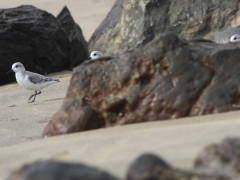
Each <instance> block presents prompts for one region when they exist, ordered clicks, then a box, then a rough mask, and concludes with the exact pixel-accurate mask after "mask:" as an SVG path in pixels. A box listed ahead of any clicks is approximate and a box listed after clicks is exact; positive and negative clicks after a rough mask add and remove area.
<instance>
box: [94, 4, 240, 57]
mask: <svg viewBox="0 0 240 180" xmlns="http://www.w3.org/2000/svg"><path fill="white" fill-rule="evenodd" d="M239 3H240V0H236V1H225V0H202V1H193V0H186V1H179V0H171V1H169V0H146V1H132V0H117V1H116V4H115V6H114V7H113V9H112V10H111V11H110V13H109V14H108V16H107V17H106V19H105V20H104V21H103V22H102V24H101V25H100V26H99V28H97V29H96V31H95V32H94V34H93V35H92V37H91V39H90V40H89V51H92V50H98V51H101V52H102V53H103V55H118V54H121V53H122V52H124V51H126V50H131V49H135V48H136V47H142V46H144V45H145V44H147V43H148V42H150V41H152V40H153V39H154V38H155V37H156V36H158V35H159V34H162V33H164V32H166V31H172V32H174V33H176V34H178V35H179V37H181V38H186V39H197V38H206V39H212V37H213V35H214V34H216V33H218V32H219V31H223V30H225V29H227V28H228V27H231V26H232V24H234V22H235V20H237V19H238V18H239V15H238V9H239V5H240V4H239Z"/></svg>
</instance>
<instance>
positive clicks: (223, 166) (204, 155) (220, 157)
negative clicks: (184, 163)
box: [194, 138, 240, 179]
mask: <svg viewBox="0 0 240 180" xmlns="http://www.w3.org/2000/svg"><path fill="white" fill-rule="evenodd" d="M194 170H195V171H196V172H200V173H206V174H219V175H227V176H229V177H232V178H233V179H234V178H235V179H240V139H237V138H228V139H225V140H224V141H222V142H221V143H220V144H219V145H218V144H214V145H210V146H208V147H206V148H205V149H204V150H203V151H202V152H201V153H200V154H199V156H198V157H197V159H196V161H195V164H194Z"/></svg>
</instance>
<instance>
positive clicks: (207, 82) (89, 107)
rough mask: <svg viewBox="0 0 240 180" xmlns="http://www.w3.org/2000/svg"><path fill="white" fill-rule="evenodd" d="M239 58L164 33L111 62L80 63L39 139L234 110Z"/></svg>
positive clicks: (227, 48) (231, 50)
mask: <svg viewBox="0 0 240 180" xmlns="http://www.w3.org/2000/svg"><path fill="white" fill-rule="evenodd" d="M239 57H240V49H239V48H238V47H237V45H231V44H227V45H222V44H215V43H213V42H209V41H202V40H198V41H197V40H196V41H186V40H180V39H179V38H178V37H177V36H176V35H175V34H172V33H167V34H165V35H163V36H159V37H157V38H156V39H155V40H154V41H152V42H151V43H149V44H148V45H147V46H145V47H144V48H139V49H137V50H135V51H129V52H126V53H124V54H122V55H121V56H119V57H116V58H114V59H110V60H104V58H103V59H101V60H97V61H91V62H90V63H83V64H82V65H80V66H79V67H77V68H76V69H75V71H74V73H73V76H72V78H71V82H70V86H69V88H68V91H67V96H66V98H65V100H64V104H63V105H62V107H61V109H60V110H59V111H58V112H57V113H56V114H55V115H54V116H53V118H52V120H51V121H50V122H49V124H48V125H47V126H46V128H45V130H44V133H43V135H44V136H51V135H57V134H64V133H70V132H77V131H83V130H88V129H93V128H103V127H109V126H116V125H123V124H130V123H138V122H146V121H154V120H167V119H175V118H180V117H186V116H197V115H203V114H211V113H220V112H227V111H231V110H235V109H236V108H235V107H233V106H232V105H233V104H239V103H240V93H239V86H240V78H239V77H240V71H239V69H240V61H239Z"/></svg>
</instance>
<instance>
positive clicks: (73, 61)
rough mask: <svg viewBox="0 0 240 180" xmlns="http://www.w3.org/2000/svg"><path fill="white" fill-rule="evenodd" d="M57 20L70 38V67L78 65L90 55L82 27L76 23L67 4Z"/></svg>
mask: <svg viewBox="0 0 240 180" xmlns="http://www.w3.org/2000/svg"><path fill="white" fill-rule="evenodd" d="M57 20H58V21H59V22H60V23H61V25H62V27H63V28H64V29H65V31H66V33H67V35H68V38H69V40H70V43H71V44H70V57H69V59H70V67H71V68H73V67H76V66H78V65H79V64H81V63H82V62H83V61H84V60H85V59H86V58H87V57H88V49H87V42H86V41H85V38H84V36H83V34H82V29H81V28H80V27H79V26H78V24H76V23H75V22H74V20H73V18H72V16H71V13H70V11H69V10H68V8H67V7H66V6H65V7H64V8H63V10H62V11H61V12H60V14H59V15H58V16H57Z"/></svg>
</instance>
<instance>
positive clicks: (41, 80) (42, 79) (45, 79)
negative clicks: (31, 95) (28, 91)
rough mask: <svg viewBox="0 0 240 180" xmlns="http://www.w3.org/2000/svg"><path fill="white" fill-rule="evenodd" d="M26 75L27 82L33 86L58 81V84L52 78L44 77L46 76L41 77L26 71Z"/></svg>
mask: <svg viewBox="0 0 240 180" xmlns="http://www.w3.org/2000/svg"><path fill="white" fill-rule="evenodd" d="M26 75H28V77H29V80H30V81H31V82H32V83H33V84H41V83H44V82H50V81H58V82H59V80H58V79H53V78H50V77H46V76H43V75H41V74H37V73H32V72H29V71H26Z"/></svg>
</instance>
